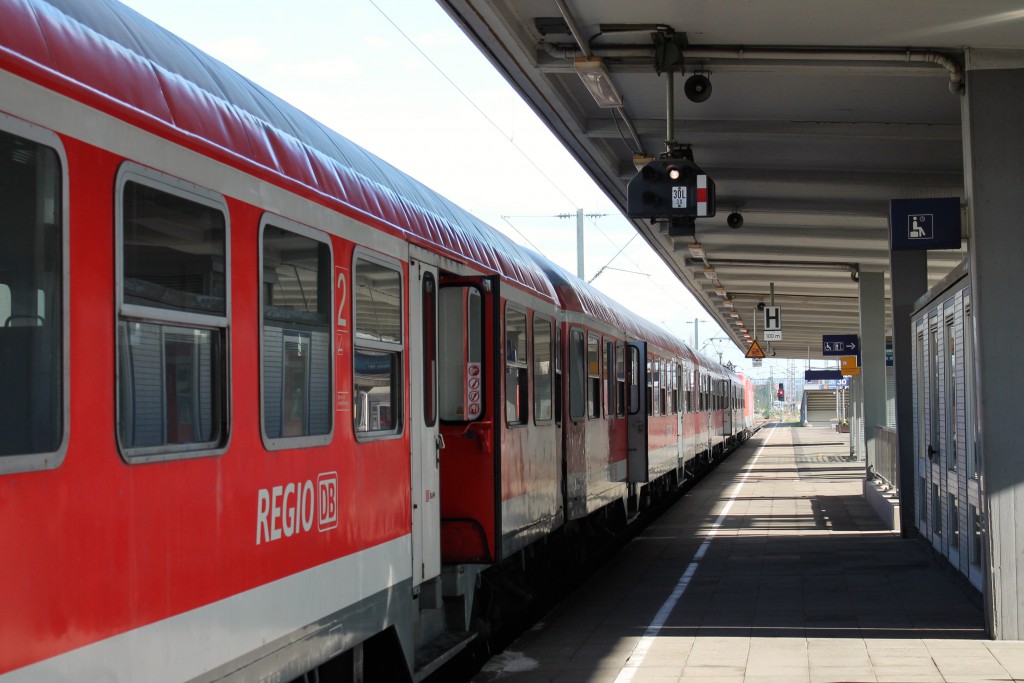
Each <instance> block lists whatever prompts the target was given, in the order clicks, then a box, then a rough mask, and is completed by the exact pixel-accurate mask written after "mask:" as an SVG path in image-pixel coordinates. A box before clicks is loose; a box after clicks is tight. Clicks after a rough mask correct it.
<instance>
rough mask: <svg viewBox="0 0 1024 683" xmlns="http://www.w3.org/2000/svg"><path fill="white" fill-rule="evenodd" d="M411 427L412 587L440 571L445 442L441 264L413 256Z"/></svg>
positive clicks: (410, 309)
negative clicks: (440, 396) (440, 387)
mask: <svg viewBox="0 0 1024 683" xmlns="http://www.w3.org/2000/svg"><path fill="white" fill-rule="evenodd" d="M409 269H410V273H409V279H410V281H411V285H410V289H411V290H412V291H411V292H410V294H409V325H410V330H411V333H410V335H409V337H410V340H411V341H410V344H409V351H410V356H411V367H410V378H409V380H410V385H411V386H410V392H409V409H410V423H411V425H412V434H411V448H412V462H411V466H412V585H413V586H414V587H415V586H418V585H420V584H421V583H422V582H424V581H426V580H428V579H432V578H434V577H435V576H437V575H438V574H440V573H441V502H440V500H439V499H438V496H439V494H440V485H441V480H440V463H441V449H442V448H444V440H443V438H442V437H441V434H440V433H439V431H438V419H437V300H438V282H437V267H436V266H433V265H429V264H427V263H424V262H423V261H419V260H410V265H409Z"/></svg>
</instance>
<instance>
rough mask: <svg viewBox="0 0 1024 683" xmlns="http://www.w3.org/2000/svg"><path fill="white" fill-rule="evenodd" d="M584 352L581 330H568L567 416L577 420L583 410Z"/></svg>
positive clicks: (585, 377) (585, 373) (585, 351)
mask: <svg viewBox="0 0 1024 683" xmlns="http://www.w3.org/2000/svg"><path fill="white" fill-rule="evenodd" d="M586 353H587V350H586V347H585V344H584V341H583V330H580V329H578V328H573V329H572V330H570V331H569V417H570V418H572V419H573V420H579V419H580V418H582V417H583V414H584V412H585V406H584V400H585V395H586V391H585V389H584V386H585V383H586V379H587V367H586V363H587V356H586Z"/></svg>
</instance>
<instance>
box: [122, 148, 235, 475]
mask: <svg viewBox="0 0 1024 683" xmlns="http://www.w3.org/2000/svg"><path fill="white" fill-rule="evenodd" d="M117 187H118V192H119V197H118V200H119V201H118V203H117V230H116V233H117V242H118V249H117V251H116V255H117V273H118V285H119V286H118V320H117V359H118V363H117V369H118V378H117V380H118V381H117V427H118V429H117V433H118V442H119V444H120V447H121V453H122V455H123V456H124V457H125V458H126V459H127V460H129V461H132V462H149V461H155V460H167V459H171V458H179V457H195V456H198V455H210V454H213V453H215V452H219V449H222V448H223V447H224V446H225V445H226V443H227V438H228V405H227V396H228V391H227V386H228V383H227V367H228V363H227V357H228V343H227V342H228V340H227V330H228V325H227V323H228V311H229V310H230V307H229V300H228V286H227V283H228V282H229V281H230V279H229V278H228V276H227V275H228V273H227V264H228V262H229V258H228V243H229V240H228V223H227V210H226V207H225V204H224V200H223V198H221V197H220V196H219V195H217V194H215V193H213V192H210V191H209V190H205V189H202V188H199V187H196V186H194V185H191V184H190V183H186V182H184V181H181V180H178V179H176V178H171V177H169V176H165V175H163V174H158V173H155V172H153V171H149V170H146V169H143V168H142V167H140V166H136V165H134V164H124V165H122V168H121V170H120V172H119V174H118V183H117Z"/></svg>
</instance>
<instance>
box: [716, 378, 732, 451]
mask: <svg viewBox="0 0 1024 683" xmlns="http://www.w3.org/2000/svg"><path fill="white" fill-rule="evenodd" d="M719 385H720V386H721V387H722V391H721V394H722V401H723V402H724V405H723V406H722V414H723V418H722V419H723V420H724V421H725V423H724V424H723V425H722V436H723V437H724V438H725V439H727V440H728V438H729V435H730V434H732V421H733V417H734V415H733V412H732V410H733V407H734V404H735V403H736V398H735V397H736V388H735V387H734V386H733V385H732V382H730V381H729V380H726V379H723V380H719Z"/></svg>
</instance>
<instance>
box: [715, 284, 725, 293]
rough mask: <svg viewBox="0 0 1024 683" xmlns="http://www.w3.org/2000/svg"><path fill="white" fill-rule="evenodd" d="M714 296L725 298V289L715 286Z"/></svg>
mask: <svg viewBox="0 0 1024 683" xmlns="http://www.w3.org/2000/svg"><path fill="white" fill-rule="evenodd" d="M715 294H717V295H718V296H725V287H723V286H722V285H717V286H716V287H715Z"/></svg>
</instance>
